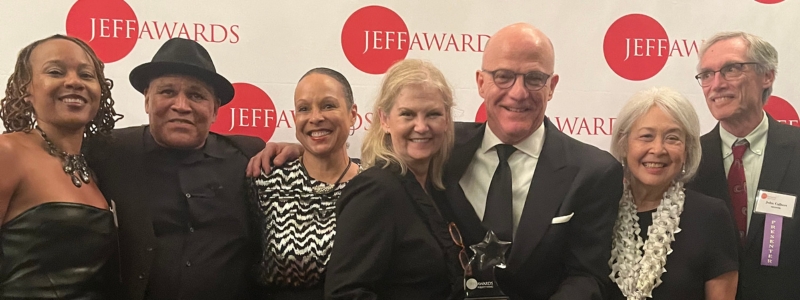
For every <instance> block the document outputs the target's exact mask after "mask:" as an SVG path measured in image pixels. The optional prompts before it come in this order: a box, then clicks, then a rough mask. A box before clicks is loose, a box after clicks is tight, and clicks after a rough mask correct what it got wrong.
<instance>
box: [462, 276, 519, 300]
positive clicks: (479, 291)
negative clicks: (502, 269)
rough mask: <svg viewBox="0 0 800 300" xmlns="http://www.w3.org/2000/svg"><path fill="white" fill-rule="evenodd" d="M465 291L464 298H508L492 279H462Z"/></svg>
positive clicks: (505, 299)
mask: <svg viewBox="0 0 800 300" xmlns="http://www.w3.org/2000/svg"><path fill="white" fill-rule="evenodd" d="M464 288H465V291H466V297H465V298H464V299H465V300H508V299H509V298H508V296H506V295H505V294H503V291H502V290H500V287H499V286H497V283H496V282H495V281H494V280H489V281H478V280H477V279H475V278H468V279H467V280H465V281H464Z"/></svg>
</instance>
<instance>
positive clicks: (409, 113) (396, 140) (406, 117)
mask: <svg viewBox="0 0 800 300" xmlns="http://www.w3.org/2000/svg"><path fill="white" fill-rule="evenodd" d="M380 114H381V115H380V118H381V127H383V130H384V131H386V132H387V133H388V134H389V136H390V137H391V140H392V147H393V150H394V152H395V154H397V157H398V158H399V159H401V160H403V161H404V162H405V163H406V164H407V165H408V166H409V167H410V168H411V169H412V170H413V171H414V172H427V170H428V165H429V163H430V161H431V158H433V156H434V155H435V154H437V153H438V152H439V151H440V150H441V149H442V144H443V143H444V134H445V132H446V131H447V122H448V116H447V114H446V111H445V105H444V98H443V97H442V95H441V93H440V92H439V91H437V90H436V89H433V88H430V87H421V86H406V87H405V88H403V89H402V90H400V93H398V95H397V97H396V98H395V100H394V105H393V106H392V107H391V109H390V110H389V112H388V113H384V112H381V113H380Z"/></svg>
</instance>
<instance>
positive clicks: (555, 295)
mask: <svg viewBox="0 0 800 300" xmlns="http://www.w3.org/2000/svg"><path fill="white" fill-rule="evenodd" d="M554 61H555V53H554V50H553V45H552V43H551V42H550V39H549V38H548V37H547V36H546V35H545V34H544V33H542V32H541V31H539V30H538V29H536V28H535V27H533V26H531V25H529V24H513V25H510V26H508V27H505V28H503V29H501V30H500V31H498V32H497V33H496V34H494V35H493V36H492V38H491V39H490V40H489V42H488V44H487V45H486V51H485V52H484V53H483V62H482V65H481V69H480V70H478V71H477V72H476V74H475V79H476V81H477V84H478V93H479V94H480V96H481V97H482V98H483V100H484V104H485V105H486V116H487V122H486V123H457V124H456V144H455V147H453V149H454V150H453V153H452V155H451V157H450V160H449V162H448V164H447V166H446V174H445V185H446V198H439V199H437V202H438V203H439V206H440V207H444V208H445V209H446V210H447V211H448V212H449V214H450V216H449V217H450V218H451V219H453V220H454V221H455V222H456V224H457V225H458V227H459V228H460V231H461V234H462V237H463V240H464V244H465V245H467V246H469V245H473V244H477V243H479V242H480V241H481V240H482V239H483V238H484V235H485V234H486V231H487V229H491V230H492V231H493V232H495V233H497V236H498V237H499V238H500V239H501V240H506V241H510V242H512V246H511V249H510V250H509V251H508V252H507V267H506V268H505V269H498V270H497V272H496V277H497V280H498V283H499V284H500V286H501V288H502V289H503V291H504V292H505V293H506V294H507V295H509V296H510V297H511V299H570V300H575V299H605V298H607V292H606V289H607V288H608V287H609V286H611V285H610V282H611V281H610V280H609V277H608V275H609V274H610V273H611V271H610V269H609V266H608V260H609V258H610V253H611V252H610V251H611V237H612V229H613V226H614V221H615V220H616V216H617V208H618V203H619V200H620V197H621V196H622V166H621V165H620V164H619V163H618V162H617V161H616V160H615V159H614V158H613V157H612V156H611V155H610V154H609V153H607V152H605V151H602V150H600V149H598V148H596V147H594V146H590V145H587V144H584V143H581V142H579V141H577V140H575V139H573V138H571V137H569V136H567V135H565V134H564V133H562V132H561V131H559V130H558V128H556V126H554V125H553V123H551V122H550V120H549V119H548V118H547V117H546V114H545V111H546V108H547V103H548V102H549V101H550V99H552V98H553V92H554V90H555V88H556V85H557V84H558V79H559V77H558V75H557V74H555V72H554ZM509 175H510V180H509Z"/></svg>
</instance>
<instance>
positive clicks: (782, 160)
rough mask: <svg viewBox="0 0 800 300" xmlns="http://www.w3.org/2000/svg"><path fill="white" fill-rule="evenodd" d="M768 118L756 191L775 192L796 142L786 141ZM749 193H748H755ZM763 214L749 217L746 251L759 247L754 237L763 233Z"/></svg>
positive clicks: (783, 135) (779, 125)
mask: <svg viewBox="0 0 800 300" xmlns="http://www.w3.org/2000/svg"><path fill="white" fill-rule="evenodd" d="M767 117H768V118H769V130H768V131H767V147H766V148H765V149H764V161H763V163H762V165H761V175H760V176H759V179H758V189H759V190H761V189H763V190H768V191H777V190H779V189H780V186H781V181H782V180H783V178H784V175H785V173H786V168H787V166H789V164H790V162H791V160H792V155H791V154H792V153H793V151H792V150H793V148H794V147H795V143H796V141H793V140H791V139H787V138H786V137H787V136H791V135H790V134H786V133H784V132H782V131H783V129H784V128H783V126H782V124H780V123H779V122H778V121H775V119H773V118H772V117H771V116H769V115H767ZM755 192H756V191H751V192H750V193H755ZM764 219H765V216H764V214H758V213H753V214H752V215H751V217H750V227H749V229H748V234H747V245H746V246H747V249H750V247H752V246H760V244H759V243H758V241H756V240H755V237H756V236H761V234H760V233H761V232H763V231H764V226H763V224H764Z"/></svg>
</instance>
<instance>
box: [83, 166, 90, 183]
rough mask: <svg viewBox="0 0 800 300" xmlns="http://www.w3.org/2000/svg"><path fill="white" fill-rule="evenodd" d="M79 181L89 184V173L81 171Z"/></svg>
mask: <svg viewBox="0 0 800 300" xmlns="http://www.w3.org/2000/svg"><path fill="white" fill-rule="evenodd" d="M81 180H83V182H84V183H89V172H87V171H86V170H85V169H84V170H81Z"/></svg>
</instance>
